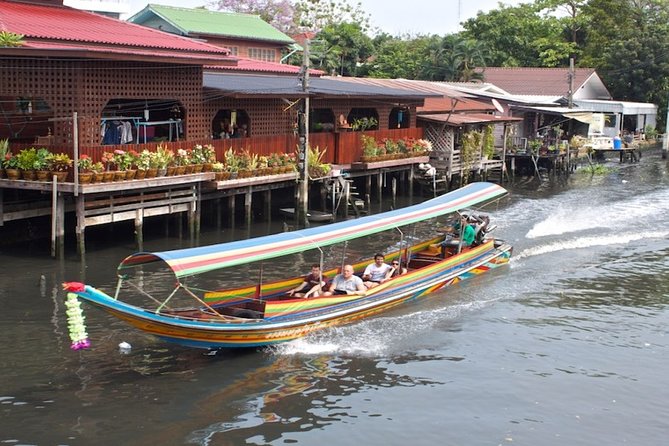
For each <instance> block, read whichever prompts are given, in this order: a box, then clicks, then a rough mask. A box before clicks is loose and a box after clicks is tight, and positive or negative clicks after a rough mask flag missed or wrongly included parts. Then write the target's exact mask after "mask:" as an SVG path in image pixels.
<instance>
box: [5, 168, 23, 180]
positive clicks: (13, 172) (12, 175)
mask: <svg viewBox="0 0 669 446" xmlns="http://www.w3.org/2000/svg"><path fill="white" fill-rule="evenodd" d="M5 173H6V174H7V179H8V180H18V179H19V178H20V177H21V172H20V171H19V169H5Z"/></svg>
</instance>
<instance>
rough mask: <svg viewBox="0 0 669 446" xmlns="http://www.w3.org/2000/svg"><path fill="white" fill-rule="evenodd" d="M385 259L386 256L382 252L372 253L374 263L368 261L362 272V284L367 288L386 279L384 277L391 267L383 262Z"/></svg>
mask: <svg viewBox="0 0 669 446" xmlns="http://www.w3.org/2000/svg"><path fill="white" fill-rule="evenodd" d="M385 260H386V258H385V257H384V255H383V254H381V253H377V254H376V255H374V263H370V264H369V265H367V268H365V272H364V273H362V280H364V281H365V282H364V284H365V286H366V287H367V289H370V288H374V287H375V286H379V285H380V284H382V283H383V282H385V281H386V280H388V279H386V276H387V275H388V272H389V271H390V270H391V269H392V267H391V266H390V265H388V264H387V263H385Z"/></svg>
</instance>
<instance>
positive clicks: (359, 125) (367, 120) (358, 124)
mask: <svg viewBox="0 0 669 446" xmlns="http://www.w3.org/2000/svg"><path fill="white" fill-rule="evenodd" d="M378 125H379V121H378V119H376V118H373V117H364V118H358V119H355V120H354V121H353V123H352V124H351V128H352V129H353V130H359V131H361V132H364V131H365V130H368V129H373V128H375V127H376V126H378Z"/></svg>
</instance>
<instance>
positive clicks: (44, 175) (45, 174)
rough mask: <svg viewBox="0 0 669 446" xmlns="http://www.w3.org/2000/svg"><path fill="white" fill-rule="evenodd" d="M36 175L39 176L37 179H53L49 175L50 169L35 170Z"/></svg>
mask: <svg viewBox="0 0 669 446" xmlns="http://www.w3.org/2000/svg"><path fill="white" fill-rule="evenodd" d="M35 177H36V178H37V181H49V180H51V177H50V176H49V171H48V170H38V171H37V172H35Z"/></svg>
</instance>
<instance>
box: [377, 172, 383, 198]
mask: <svg viewBox="0 0 669 446" xmlns="http://www.w3.org/2000/svg"><path fill="white" fill-rule="evenodd" d="M376 188H377V190H378V192H379V196H378V199H379V204H381V202H382V201H383V174H381V173H379V174H378V175H377V177H376Z"/></svg>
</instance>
